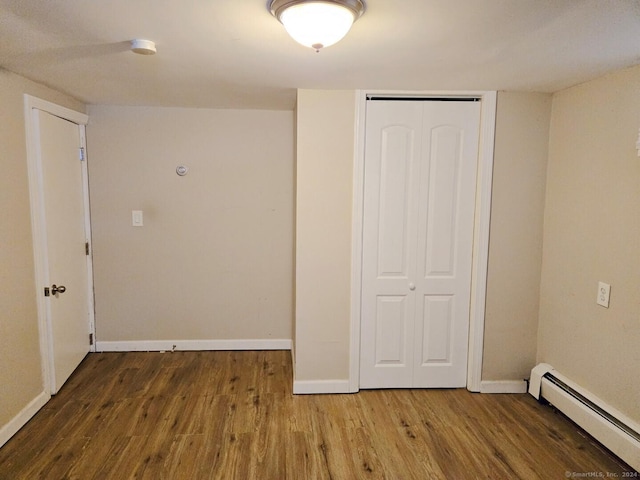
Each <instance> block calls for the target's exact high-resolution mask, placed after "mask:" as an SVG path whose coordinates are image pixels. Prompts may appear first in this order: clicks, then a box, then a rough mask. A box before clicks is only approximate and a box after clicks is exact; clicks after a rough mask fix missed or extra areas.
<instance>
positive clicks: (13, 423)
mask: <svg viewBox="0 0 640 480" xmlns="http://www.w3.org/2000/svg"><path fill="white" fill-rule="evenodd" d="M50 398H51V395H49V394H48V393H47V392H41V393H40V394H39V395H38V396H37V397H35V398H34V399H33V400H31V401H30V402H29V403H28V404H27V405H26V406H25V407H24V408H23V409H22V410H21V411H20V413H18V414H17V415H16V416H15V417H13V418H12V419H11V420H9V422H8V423H6V424H5V425H4V426H3V427H2V428H0V447H2V446H3V445H4V444H5V443H7V441H8V440H9V439H10V438H11V437H13V436H14V435H15V434H16V433H17V432H18V430H20V429H21V428H22V427H23V426H24V425H25V424H26V423H27V422H28V421H29V420H31V417H33V416H34V415H35V414H36V413H38V410H40V409H41V408H42V407H44V406H45V405H46V403H47V402H48V401H49V399H50Z"/></svg>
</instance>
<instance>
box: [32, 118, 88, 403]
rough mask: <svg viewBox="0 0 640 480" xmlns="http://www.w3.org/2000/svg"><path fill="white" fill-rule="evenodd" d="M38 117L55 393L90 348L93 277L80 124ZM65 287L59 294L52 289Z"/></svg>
mask: <svg viewBox="0 0 640 480" xmlns="http://www.w3.org/2000/svg"><path fill="white" fill-rule="evenodd" d="M33 112H34V115H35V116H36V118H35V120H36V122H35V123H36V129H37V135H38V137H37V139H38V144H39V145H38V146H39V152H38V153H39V161H40V168H41V172H42V197H43V203H44V220H45V225H46V226H45V230H46V231H45V236H46V247H45V248H46V258H47V271H48V279H49V281H50V284H49V285H48V286H47V287H46V288H48V289H49V296H48V297H47V304H48V305H47V310H48V315H47V317H48V324H49V325H48V327H49V341H50V347H51V348H50V350H51V357H52V358H51V359H50V361H51V364H52V365H53V368H52V369H51V372H50V373H51V393H52V394H55V393H56V392H57V391H58V390H59V389H60V387H61V386H62V385H63V383H64V382H65V381H66V380H67V378H69V376H70V375H71V373H73V371H74V370H75V369H76V367H77V366H78V365H79V364H80V362H81V361H82V359H83V358H84V357H85V356H86V354H87V353H88V352H89V349H90V345H89V331H90V327H89V305H90V303H89V279H88V266H87V254H86V252H85V242H86V241H87V237H86V230H85V210H84V209H85V203H84V198H85V195H84V194H85V192H84V190H83V189H84V184H83V177H82V165H81V163H80V158H79V149H80V146H81V137H80V128H81V127H80V126H79V125H77V124H75V123H72V122H69V121H67V120H63V119H61V118H59V117H56V116H54V115H51V114H49V113H47V112H43V111H41V110H34V111H33ZM53 285H55V287H56V289H61V290H60V291H58V292H57V293H55V291H54V290H55V289H53Z"/></svg>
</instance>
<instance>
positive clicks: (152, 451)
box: [0, 351, 630, 480]
mask: <svg viewBox="0 0 640 480" xmlns="http://www.w3.org/2000/svg"><path fill="white" fill-rule="evenodd" d="M291 379H292V367H291V359H290V354H289V352H280V351H268V352H174V353H94V354H90V355H89V356H88V357H87V358H86V359H85V360H84V362H83V363H82V364H81V365H80V367H79V368H78V370H77V371H76V372H75V373H74V375H73V376H72V377H71V378H70V379H69V381H68V382H67V384H66V385H65V386H64V387H63V388H62V390H61V391H60V393H59V394H58V395H56V396H55V397H54V398H53V399H52V400H51V401H50V402H49V403H48V404H47V405H46V406H45V407H44V408H43V409H42V410H41V411H40V412H39V413H38V414H37V415H36V416H35V417H34V418H33V419H32V420H31V421H30V422H29V423H28V424H27V425H26V426H25V427H24V428H23V429H22V430H20V431H19V432H18V433H17V434H16V435H15V436H14V437H13V438H12V439H11V440H10V441H9V442H7V444H5V446H4V447H3V448H2V449H0V479H3V480H4V479H11V480H16V479H29V480H32V479H40V478H42V479H47V480H55V479H63V478H76V479H83V480H84V479H94V478H95V479H118V480H121V479H129V478H148V479H165V478H166V479H190V480H191V479H205V478H215V479H242V480H246V479H260V480H262V479H278V480H280V479H304V480H307V479H311V480H315V479H336V480H337V479H360V478H376V479H474V478H489V479H518V478H522V479H563V478H585V477H587V476H588V478H591V477H592V476H594V475H595V474H598V475H600V474H601V475H602V476H603V477H604V478H607V473H609V474H611V475H610V476H611V477H613V474H617V475H618V478H622V477H623V473H622V472H626V471H630V468H629V467H628V466H625V465H624V464H622V463H620V462H619V461H618V460H617V459H616V458H615V457H613V456H612V455H610V454H609V453H608V452H606V451H604V450H603V449H602V448H601V447H599V446H598V445H597V444H595V443H593V441H592V440H591V439H590V438H588V437H586V436H585V435H584V434H583V433H581V432H580V431H579V429H578V428H577V427H575V426H574V425H573V424H572V423H570V422H569V421H568V420H566V419H565V418H564V417H563V416H562V415H560V414H558V413H555V412H554V411H553V410H552V409H551V408H550V407H548V406H543V405H540V404H538V403H537V402H536V401H535V400H534V399H533V398H532V397H530V396H529V395H480V394H471V393H469V392H467V391H466V390H464V389H461V390H378V391H362V392H360V393H358V394H353V395H303V396H302V395H297V396H293V395H292V393H291ZM592 472H596V473H595V474H594V473H592ZM584 474H588V475H584Z"/></svg>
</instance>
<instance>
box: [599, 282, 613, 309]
mask: <svg viewBox="0 0 640 480" xmlns="http://www.w3.org/2000/svg"><path fill="white" fill-rule="evenodd" d="M610 293H611V285H609V284H608V283H604V282H598V299H597V300H596V302H597V303H598V305H601V306H603V307H604V308H609V294H610Z"/></svg>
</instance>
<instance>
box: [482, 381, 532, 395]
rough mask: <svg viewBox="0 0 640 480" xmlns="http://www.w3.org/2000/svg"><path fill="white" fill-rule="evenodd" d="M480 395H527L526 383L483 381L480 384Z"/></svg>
mask: <svg viewBox="0 0 640 480" xmlns="http://www.w3.org/2000/svg"><path fill="white" fill-rule="evenodd" d="M480 393H527V382H526V381H524V380H483V381H481V382H480Z"/></svg>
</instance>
